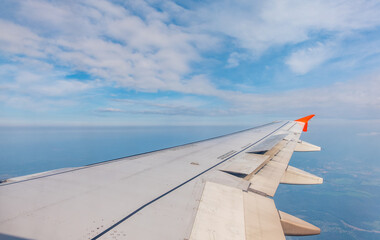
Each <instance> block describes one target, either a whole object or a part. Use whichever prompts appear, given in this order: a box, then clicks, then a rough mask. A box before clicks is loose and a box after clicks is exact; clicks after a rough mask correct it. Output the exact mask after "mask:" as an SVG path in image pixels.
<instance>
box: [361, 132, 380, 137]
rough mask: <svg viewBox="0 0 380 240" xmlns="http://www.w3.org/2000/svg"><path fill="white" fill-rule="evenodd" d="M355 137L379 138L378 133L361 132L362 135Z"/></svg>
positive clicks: (379, 133)
mask: <svg viewBox="0 0 380 240" xmlns="http://www.w3.org/2000/svg"><path fill="white" fill-rule="evenodd" d="M357 135H358V136H363V137H370V136H379V135H380V132H362V133H358V134H357Z"/></svg>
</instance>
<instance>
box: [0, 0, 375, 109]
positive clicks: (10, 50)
mask: <svg viewBox="0 0 380 240" xmlns="http://www.w3.org/2000/svg"><path fill="white" fill-rule="evenodd" d="M150 3H151V2H149V1H128V2H121V1H117V2H116V3H115V2H108V1H103V0H96V1H87V0H83V1H69V2H67V1H44V0H34V1H20V2H19V3H18V4H17V6H19V7H17V6H16V7H15V8H13V9H12V10H11V11H15V12H14V13H13V15H14V16H15V17H14V18H12V21H10V20H9V19H8V20H4V19H3V20H1V19H0V29H2V32H1V33H0V51H1V53H2V55H4V56H10V57H9V58H8V60H9V63H8V65H3V67H2V68H0V76H1V78H2V82H1V83H0V91H1V92H0V94H2V99H8V100H6V101H7V102H8V103H9V104H12V103H17V104H18V105H22V104H20V103H22V102H23V101H25V102H27V101H29V102H30V101H34V102H35V103H36V102H37V101H39V99H40V98H43V100H44V101H41V102H44V103H46V104H48V105H49V104H52V100H51V99H52V98H61V99H60V100H62V98H64V97H73V96H75V97H78V96H79V95H81V94H83V95H86V94H87V93H88V92H91V90H94V89H97V88H99V87H101V86H105V85H106V86H108V87H113V88H125V89H133V90H137V91H144V92H158V91H174V92H179V93H183V94H187V95H202V96H203V95H205V96H210V97H215V98H219V99H222V100H224V102H223V103H226V105H225V106H220V107H219V108H218V107H215V108H213V109H212V110H209V112H208V114H215V115H218V114H219V115H223V114H225V115H228V114H235V113H239V114H240V113H242V114H244V113H257V112H260V113H261V112H273V111H278V112H285V111H305V110H307V109H308V108H312V109H314V110H315V111H319V112H323V114H326V115H329V114H330V115H333V114H334V112H332V111H333V110H332V109H333V108H334V107H335V108H336V109H338V114H346V113H345V112H351V114H356V113H364V114H366V116H369V114H370V109H372V110H373V109H376V110H377V109H378V106H379V105H380V101H379V97H378V91H379V80H378V78H376V77H374V78H371V79H367V80H361V79H360V80H357V81H356V82H349V83H341V84H335V85H331V86H328V87H321V88H318V89H301V90H297V91H286V92H282V93H278V94H245V93H241V92H238V91H229V90H222V89H221V88H220V87H219V86H218V80H213V81H211V80H210V79H209V78H208V76H207V75H206V74H204V72H200V71H198V69H195V67H194V65H196V64H194V63H200V62H201V61H202V60H204V54H205V53H208V51H215V52H216V51H218V50H219V51H220V50H221V51H222V53H223V54H225V53H226V54H229V58H228V60H227V63H225V64H223V65H224V66H226V67H227V68H233V67H237V66H239V64H240V63H241V61H244V60H246V59H254V58H255V57H256V58H258V57H260V56H261V55H262V54H263V53H264V52H265V51H267V50H268V49H270V48H273V47H283V46H291V47H294V44H300V43H302V44H300V45H297V46H305V45H307V44H305V42H306V41H310V42H311V43H312V42H315V39H314V37H315V35H318V34H320V33H323V34H326V35H328V36H329V37H331V39H330V38H329V40H326V42H321V43H317V44H315V45H311V43H310V44H309V46H310V47H308V48H297V50H296V51H293V52H292V54H291V55H290V56H289V57H288V58H287V59H286V64H287V65H288V66H289V67H290V68H291V69H292V71H294V72H295V73H298V74H305V73H307V72H309V71H311V70H312V69H313V68H315V67H317V66H319V65H321V64H323V62H325V61H326V60H328V59H331V58H334V57H336V56H337V55H339V54H341V52H340V51H335V45H334V44H340V42H339V41H343V40H344V39H345V38H346V37H347V36H350V34H351V33H352V32H355V31H363V30H371V29H373V28H375V27H378V26H379V25H380V15H379V14H378V12H379V10H378V9H379V8H378V6H377V5H376V1H327V0H318V1H299V0H281V1H272V0H270V1H238V2H237V1H229V0H228V1H227V0H223V1H217V2H213V3H209V2H207V3H202V4H200V3H196V4H194V6H193V7H189V8H188V9H185V8H183V7H181V6H179V5H177V4H176V3H175V2H163V3H157V2H155V3H154V4H155V5H159V6H160V10H157V9H155V8H153V7H152V6H151V5H150ZM189 5H190V6H191V4H189ZM14 9H16V10H14ZM4 18H5V17H4ZM230 45H233V46H232V47H230ZM377 45H378V44H377ZM229 47H230V48H229ZM372 49H373V48H372ZM372 49H371V48H367V49H364V48H363V51H364V52H362V53H358V54H359V55H361V56H368V55H367V54H368V52H371V51H372ZM229 50H231V51H232V53H229V52H228V51H229ZM227 56H228V55H227ZM6 68H7V69H8V70H6ZM12 69H13V70H12ZM75 71H83V72H86V73H89V74H90V75H91V76H92V79H96V80H88V81H81V80H80V79H67V78H66V75H67V74H68V73H72V72H75ZM16 72H17V73H16ZM241 86H242V85H241ZM48 98H51V99H48ZM177 100H178V99H177ZM191 100H192V101H194V99H191ZM57 101H58V100H57ZM160 101H163V100H162V99H160ZM171 104H172V103H171ZM205 104H206V103H204V104H200V105H196V106H191V105H186V104H185V105H181V104H179V105H170V104H168V103H166V104H164V105H162V106H159V105H149V104H148V103H145V105H144V107H145V109H144V111H146V112H151V113H154V112H156V113H159V112H161V113H164V114H165V113H166V114H174V113H175V112H177V113H179V112H180V109H181V108H182V109H187V110H188V111H189V112H191V113H193V114H200V115H201V114H203V113H205V112H206V111H204V109H203V108H204V106H205ZM25 105H26V104H25ZM148 105H149V107H148ZM324 106H326V107H324ZM352 106H355V108H354V109H355V111H356V112H353V111H350V108H352ZM297 109H299V110H297ZM118 110H121V111H125V109H123V108H121V107H119V106H116V107H112V108H103V111H104V112H106V111H108V112H112V111H113V112H118ZM127 110H128V109H127ZM129 110H131V109H129ZM376 116H377V115H376Z"/></svg>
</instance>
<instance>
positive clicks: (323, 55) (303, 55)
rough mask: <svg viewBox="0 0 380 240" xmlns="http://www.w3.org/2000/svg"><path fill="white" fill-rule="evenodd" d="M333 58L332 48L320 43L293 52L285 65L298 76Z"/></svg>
mask: <svg viewBox="0 0 380 240" xmlns="http://www.w3.org/2000/svg"><path fill="white" fill-rule="evenodd" d="M331 56H333V48H332V47H331V46H327V45H325V44H322V43H318V44H317V45H316V46H313V47H308V48H305V49H300V50H297V51H295V52H293V53H292V54H291V55H290V56H289V58H288V59H287V60H286V61H285V63H286V64H287V65H288V66H289V67H290V69H291V70H292V71H293V72H295V73H298V74H305V73H307V72H309V71H310V70H311V69H313V68H315V67H317V66H319V65H320V64H321V63H323V62H325V61H326V60H327V59H329V58H330V57H331Z"/></svg>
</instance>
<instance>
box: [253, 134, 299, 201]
mask: <svg viewBox="0 0 380 240" xmlns="http://www.w3.org/2000/svg"><path fill="white" fill-rule="evenodd" d="M284 142H286V143H284ZM279 146H280V147H282V149H281V150H280V151H278V152H273V157H272V158H271V159H270V161H269V162H268V163H267V164H266V165H265V166H264V167H263V168H262V169H260V170H259V171H258V172H257V173H256V174H254V175H252V176H251V177H250V179H249V181H250V182H251V185H250V187H249V188H250V189H251V190H253V191H254V192H261V193H264V194H265V195H268V196H271V197H273V196H274V194H275V193H276V190H277V187H278V185H279V184H280V181H281V178H282V176H283V175H284V172H285V170H286V168H287V166H288V163H289V160H290V158H291V156H292V154H293V150H294V147H295V143H294V141H287V140H283V141H282V142H280V143H279ZM274 148H276V147H274Z"/></svg>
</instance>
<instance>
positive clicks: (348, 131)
mask: <svg viewBox="0 0 380 240" xmlns="http://www.w3.org/2000/svg"><path fill="white" fill-rule="evenodd" d="M248 127H251V126H213V127H208V126H196V127H190V126H189V127H162V126H151V127H7V128H6V127H1V128H0V180H1V179H7V178H10V177H15V176H21V175H26V174H32V173H36V172H42V171H48V170H52V169H57V168H64V167H77V166H83V165H87V164H91V163H96V162H101V161H105V160H110V159H115V158H120V157H124V156H129V155H133V154H138V153H143V152H148V151H153V150H158V149H162V148H167V147H172V146H176V145H181V144H185V143H190V142H193V141H198V140H203V139H207V138H211V137H215V136H220V135H224V134H227V133H231V132H235V131H238V130H243V129H246V128H248ZM301 139H303V140H305V141H308V142H311V143H313V144H316V145H319V146H321V147H322V151H321V152H312V153H294V155H293V157H292V159H291V161H290V164H291V165H292V166H295V167H298V168H301V169H303V170H306V171H309V172H311V173H313V174H316V175H318V176H321V177H323V178H324V184H322V185H314V186H294V185H280V186H279V188H278V191H277V193H276V196H275V198H274V199H275V202H276V206H277V208H278V209H279V210H281V211H284V212H287V213H289V214H292V215H295V216H297V217H300V218H302V219H304V220H306V221H308V222H310V223H313V224H315V225H317V226H319V227H320V228H321V230H322V233H321V234H320V235H317V236H310V237H303V238H299V237H287V239H380V204H379V203H380V126H371V125H366V124H355V123H345V124H340V123H331V124H325V123H318V121H315V122H314V121H312V122H311V123H310V126H309V132H307V133H304V134H303V135H302V137H301Z"/></svg>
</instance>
